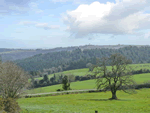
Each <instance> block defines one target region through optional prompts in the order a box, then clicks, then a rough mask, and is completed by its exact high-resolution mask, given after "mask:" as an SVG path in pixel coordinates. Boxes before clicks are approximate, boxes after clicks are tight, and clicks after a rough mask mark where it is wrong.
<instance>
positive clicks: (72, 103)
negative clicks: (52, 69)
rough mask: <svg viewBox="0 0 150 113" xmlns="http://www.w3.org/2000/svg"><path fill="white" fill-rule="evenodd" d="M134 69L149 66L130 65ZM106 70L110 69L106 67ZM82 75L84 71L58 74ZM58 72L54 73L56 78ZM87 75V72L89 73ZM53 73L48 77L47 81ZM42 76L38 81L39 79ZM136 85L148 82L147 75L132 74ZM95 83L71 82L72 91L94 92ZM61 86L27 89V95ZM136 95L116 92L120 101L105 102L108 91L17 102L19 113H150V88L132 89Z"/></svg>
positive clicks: (34, 98)
mask: <svg viewBox="0 0 150 113" xmlns="http://www.w3.org/2000/svg"><path fill="white" fill-rule="evenodd" d="M130 66H131V67H132V68H133V69H134V70H140V69H150V64H131V65H130ZM108 68H109V69H110V67H108ZM62 73H64V74H74V75H79V76H84V75H86V74H88V73H89V72H88V68H84V69H76V70H70V71H64V72H62ZM58 74H59V73H56V76H57V75H58ZM89 74H91V72H90V73H89ZM52 76H53V74H50V75H49V78H50V77H52ZM42 78H43V77H40V78H38V79H39V80H40V79H42ZM133 79H134V80H135V81H136V83H137V84H142V83H144V82H148V81H150V73H143V74H136V75H133ZM95 82H96V80H95V79H93V80H86V81H77V82H72V83H71V88H72V89H74V90H80V89H96V84H95ZM61 88H62V85H61V84H58V85H53V86H47V87H41V88H35V89H32V90H27V91H26V93H28V94H35V93H47V92H56V90H57V89H61ZM136 91H137V93H136V94H127V93H124V92H123V91H117V97H118V98H119V99H120V100H108V98H110V97H111V92H110V91H107V92H97V93H79V94H69V95H57V96H46V97H33V98H20V99H18V103H19V105H20V107H21V109H22V110H23V111H22V112H21V113H95V110H97V111H98V113H150V88H143V89H140V90H136Z"/></svg>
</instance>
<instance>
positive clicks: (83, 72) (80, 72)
mask: <svg viewBox="0 0 150 113" xmlns="http://www.w3.org/2000/svg"><path fill="white" fill-rule="evenodd" d="M130 66H131V67H132V68H133V69H135V70H140V69H145V68H146V69H150V63H147V64H130ZM108 68H109V69H110V66H108ZM88 71H89V69H88V68H83V69H75V70H69V71H64V72H59V73H55V75H56V76H57V75H58V74H61V73H63V74H73V75H75V76H77V75H78V76H84V75H86V74H92V73H91V72H88ZM53 76H54V74H50V75H48V78H49V79H50V78H51V77H53ZM36 79H39V80H41V79H43V77H38V78H36ZM29 81H30V80H29Z"/></svg>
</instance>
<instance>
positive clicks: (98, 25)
mask: <svg viewBox="0 0 150 113" xmlns="http://www.w3.org/2000/svg"><path fill="white" fill-rule="evenodd" d="M149 6H150V2H148V0H122V1H119V0H116V3H110V2H107V3H106V4H102V3H99V2H93V3H91V4H90V5H87V4H83V5H79V7H78V8H77V9H75V10H73V11H67V12H66V15H63V16H62V18H63V21H64V23H65V24H66V25H67V29H66V31H69V32H70V33H72V34H75V37H84V36H87V35H89V34H94V33H100V34H112V35H123V34H136V33H137V31H138V30H144V29H150V14H144V11H145V9H146V8H147V7H149Z"/></svg>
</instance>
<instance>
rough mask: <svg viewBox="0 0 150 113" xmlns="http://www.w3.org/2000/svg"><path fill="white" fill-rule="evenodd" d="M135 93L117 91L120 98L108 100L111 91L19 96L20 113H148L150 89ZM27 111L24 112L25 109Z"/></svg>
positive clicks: (149, 108) (149, 110) (149, 112)
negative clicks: (32, 96)
mask: <svg viewBox="0 0 150 113" xmlns="http://www.w3.org/2000/svg"><path fill="white" fill-rule="evenodd" d="M136 91H137V94H132V95H130V94H127V93H124V92H122V91H118V92H117V96H118V98H119V99H120V100H108V98H110V97H111V92H110V91H108V92H106V93H104V92H99V93H83V94H69V95H59V96H49V97H36V98H21V99H19V100H18V103H19V105H20V107H21V108H22V109H23V110H24V112H22V113H95V110H98V112H99V113H150V95H149V94H150V89H140V90H136ZM25 109H27V110H28V112H25V111H27V110H25Z"/></svg>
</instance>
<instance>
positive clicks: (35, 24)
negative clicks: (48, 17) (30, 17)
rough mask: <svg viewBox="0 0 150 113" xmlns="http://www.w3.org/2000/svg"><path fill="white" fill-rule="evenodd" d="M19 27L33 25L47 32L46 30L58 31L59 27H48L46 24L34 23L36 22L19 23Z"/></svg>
mask: <svg viewBox="0 0 150 113" xmlns="http://www.w3.org/2000/svg"><path fill="white" fill-rule="evenodd" d="M19 25H27V26H30V25H34V26H35V27H38V28H43V29H45V30H48V29H59V27H60V26H59V25H50V26H49V25H48V23H39V22H36V21H21V22H19Z"/></svg>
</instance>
